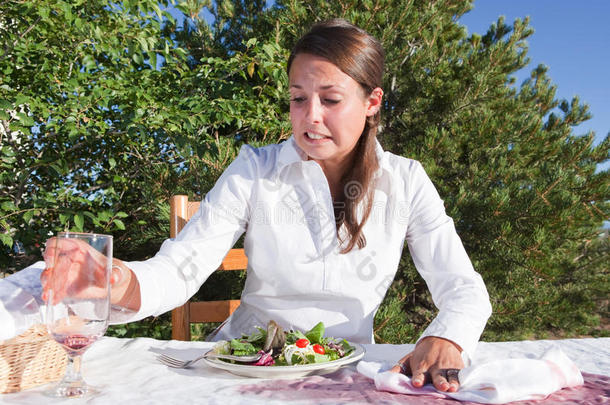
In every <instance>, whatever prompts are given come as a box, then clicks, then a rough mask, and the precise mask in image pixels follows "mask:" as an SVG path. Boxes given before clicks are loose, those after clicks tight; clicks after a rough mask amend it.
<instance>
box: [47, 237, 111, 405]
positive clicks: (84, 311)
mask: <svg viewBox="0 0 610 405" xmlns="http://www.w3.org/2000/svg"><path fill="white" fill-rule="evenodd" d="M49 242H50V244H49V245H50V246H49V247H50V248H51V249H53V251H52V252H50V253H51V254H50V257H52V262H51V263H49V262H47V266H48V267H49V270H50V271H49V275H48V280H47V285H48V286H49V289H48V294H47V296H46V301H47V302H46V304H47V308H46V319H45V321H46V325H47V329H48V331H49V333H50V334H51V336H52V337H53V339H55V341H57V342H58V343H59V344H61V345H62V346H63V348H64V349H65V350H66V352H67V355H68V365H67V367H66V373H65V376H64V378H63V379H62V380H61V381H60V382H59V384H58V385H57V386H56V387H55V388H54V389H53V390H52V391H49V392H46V394H47V395H50V396H54V397H62V398H65V397H80V396H83V395H86V394H91V393H95V392H96V390H94V389H93V388H91V387H90V386H88V385H87V384H86V383H85V381H84V380H83V377H82V375H81V357H82V355H83V353H84V352H85V351H86V350H87V349H88V348H89V346H90V345H91V344H92V343H93V342H95V341H96V340H97V339H99V338H100V337H102V336H103V335H104V333H105V332H106V328H107V327H108V316H109V313H110V272H111V268H112V236H109V235H100V234H93V233H77V232H60V233H59V234H58V235H57V236H56V237H55V238H53V239H51V240H50V241H49Z"/></svg>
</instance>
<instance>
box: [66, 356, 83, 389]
mask: <svg viewBox="0 0 610 405" xmlns="http://www.w3.org/2000/svg"><path fill="white" fill-rule="evenodd" d="M81 361H82V356H81V355H79V354H77V355H75V356H70V355H68V364H67V365H66V374H65V376H64V381H66V382H78V381H82V380H83V376H82V375H81V373H80V366H81Z"/></svg>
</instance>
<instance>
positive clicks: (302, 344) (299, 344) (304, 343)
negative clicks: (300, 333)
mask: <svg viewBox="0 0 610 405" xmlns="http://www.w3.org/2000/svg"><path fill="white" fill-rule="evenodd" d="M294 344H295V345H296V346H297V347H300V348H303V347H307V345H308V344H309V340H307V339H299V340H297V341H296V342H294Z"/></svg>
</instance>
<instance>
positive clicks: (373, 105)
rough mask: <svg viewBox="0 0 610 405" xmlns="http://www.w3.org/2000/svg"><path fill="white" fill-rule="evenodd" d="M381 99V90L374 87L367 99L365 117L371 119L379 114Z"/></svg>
mask: <svg viewBox="0 0 610 405" xmlns="http://www.w3.org/2000/svg"><path fill="white" fill-rule="evenodd" d="M382 99H383V90H381V88H379V87H375V88H374V89H373V91H372V92H371V94H369V96H368V97H367V100H366V102H367V107H366V116H367V117H372V116H373V115H375V114H377V113H378V112H379V109H380V108H381V100H382Z"/></svg>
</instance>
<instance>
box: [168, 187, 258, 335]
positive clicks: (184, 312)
mask: <svg viewBox="0 0 610 405" xmlns="http://www.w3.org/2000/svg"><path fill="white" fill-rule="evenodd" d="M199 205H200V203H199V202H198V201H189V200H188V196H186V195H174V196H172V197H171V198H170V237H171V238H175V237H176V236H178V234H179V233H180V231H181V230H182V228H183V227H184V225H186V223H187V222H188V220H189V219H190V218H191V217H192V216H193V215H194V214H195V213H196V212H197V210H198V209H199ZM247 268H248V258H247V257H246V253H245V252H244V249H231V250H230V251H229V253H227V255H226V256H225V258H224V259H223V261H222V264H221V265H220V267H219V268H218V270H246V269H247ZM239 303H240V301H239V300H224V301H199V302H187V303H186V304H184V305H182V306H180V307H178V308H175V309H174V310H172V339H175V340H191V328H190V324H191V323H199V322H223V321H224V320H225V319H227V318H228V317H229V316H230V315H231V314H232V313H233V311H235V309H237V307H238V306H239Z"/></svg>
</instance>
